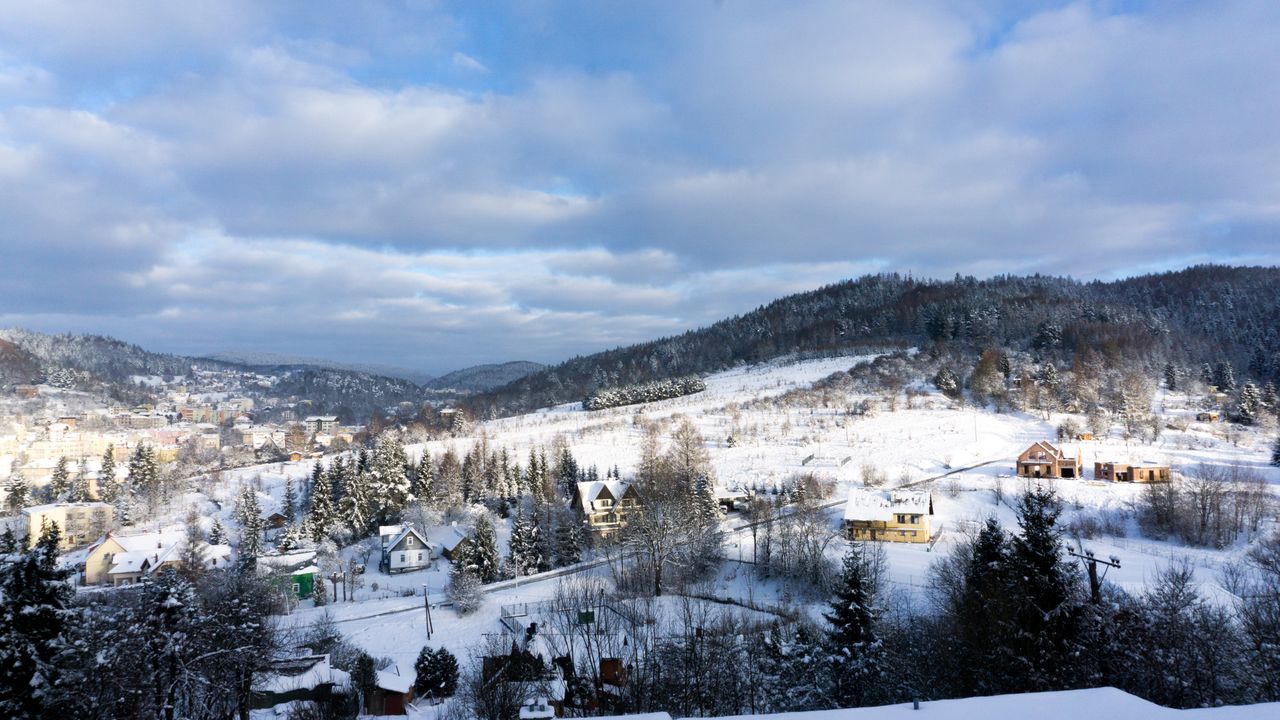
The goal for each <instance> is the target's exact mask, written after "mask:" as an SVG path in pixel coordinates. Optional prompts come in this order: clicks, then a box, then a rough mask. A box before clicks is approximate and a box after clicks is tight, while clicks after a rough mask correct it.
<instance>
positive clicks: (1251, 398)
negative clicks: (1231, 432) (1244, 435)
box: [1236, 382, 1262, 425]
mask: <svg viewBox="0 0 1280 720" xmlns="http://www.w3.org/2000/svg"><path fill="white" fill-rule="evenodd" d="M1236 410H1237V415H1238V417H1239V420H1240V422H1241V423H1243V424H1245V425H1252V424H1254V423H1255V422H1257V420H1258V414H1259V412H1260V411H1261V410H1262V393H1261V392H1260V391H1259V390H1258V386H1257V385H1254V384H1253V383H1252V382H1247V383H1245V384H1244V385H1243V386H1241V388H1240V398H1239V400H1238V402H1237V404H1236Z"/></svg>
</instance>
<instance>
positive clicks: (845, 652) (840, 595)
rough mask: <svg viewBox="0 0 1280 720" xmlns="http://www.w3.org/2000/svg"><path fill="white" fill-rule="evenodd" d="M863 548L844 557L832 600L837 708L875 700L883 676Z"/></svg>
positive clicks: (829, 645)
mask: <svg viewBox="0 0 1280 720" xmlns="http://www.w3.org/2000/svg"><path fill="white" fill-rule="evenodd" d="M872 583H873V581H872V579H871V573H870V572H869V567H868V558H867V556H866V553H865V551H864V549H863V547H862V546H861V545H859V544H856V543H855V544H854V545H853V546H852V547H851V548H850V549H849V552H848V553H847V554H846V555H845V557H844V570H843V572H842V573H841V577H840V585H839V587H838V588H837V589H836V595H835V597H834V598H833V599H832V600H831V612H829V613H827V614H826V615H825V616H824V617H825V618H826V619H827V622H829V623H831V630H830V631H829V632H828V634H827V648H828V652H829V653H830V660H831V667H830V672H831V678H832V683H831V688H832V695H833V700H834V701H835V703H836V706H837V707H860V706H863V705H868V704H870V703H871V702H872V701H873V700H874V699H875V698H876V691H877V690H878V686H879V683H880V680H881V676H882V675H883V672H884V670H883V667H882V665H883V662H882V657H881V655H882V647H881V643H880V640H879V639H878V637H877V635H876V627H875V626H876V622H877V616H878V614H879V611H878V610H877V608H876V605H875V588H874V586H873V584H872Z"/></svg>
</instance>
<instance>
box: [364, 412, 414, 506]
mask: <svg viewBox="0 0 1280 720" xmlns="http://www.w3.org/2000/svg"><path fill="white" fill-rule="evenodd" d="M408 464H409V458H408V455H407V454H406V453H405V450H404V445H402V444H401V443H400V441H399V439H397V438H396V437H395V436H394V435H391V434H384V435H382V436H381V437H379V438H378V442H377V443H376V444H375V445H374V448H373V453H372V454H371V455H370V456H369V459H368V471H367V473H366V476H367V478H366V481H365V485H366V487H367V488H368V490H367V492H368V500H369V509H368V513H369V516H370V520H371V522H372V524H376V525H386V524H388V523H391V522H393V521H396V520H398V519H399V518H400V515H401V513H403V512H404V508H405V506H406V505H407V504H408V503H409V501H410V500H411V499H412V495H411V494H410V493H409V477H408V475H407V474H406V472H405V468H406V466H407V465H408Z"/></svg>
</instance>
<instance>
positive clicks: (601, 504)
mask: <svg viewBox="0 0 1280 720" xmlns="http://www.w3.org/2000/svg"><path fill="white" fill-rule="evenodd" d="M575 496H576V497H575V502H574V505H575V506H576V508H577V509H578V511H579V512H581V513H582V517H583V519H584V520H585V521H586V523H587V527H589V528H590V529H591V531H592V532H593V533H596V534H598V535H602V536H607V535H610V534H612V533H614V532H616V531H618V530H619V529H621V528H622V526H623V525H625V524H626V522H627V516H628V515H630V514H631V513H634V512H636V511H638V510H639V509H640V494H639V493H638V492H636V488H635V486H634V485H632V484H631V483H625V482H622V481H621V480H592V481H587V482H580V483H578V485H577V489H576V490H575Z"/></svg>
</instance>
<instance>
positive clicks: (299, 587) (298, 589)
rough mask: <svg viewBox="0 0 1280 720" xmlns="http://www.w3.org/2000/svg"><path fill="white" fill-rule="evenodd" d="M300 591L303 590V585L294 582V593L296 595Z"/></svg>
mask: <svg viewBox="0 0 1280 720" xmlns="http://www.w3.org/2000/svg"><path fill="white" fill-rule="evenodd" d="M299 592H302V587H301V586H299V585H298V583H294V584H293V594H294V595H297V594H298V593H299Z"/></svg>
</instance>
